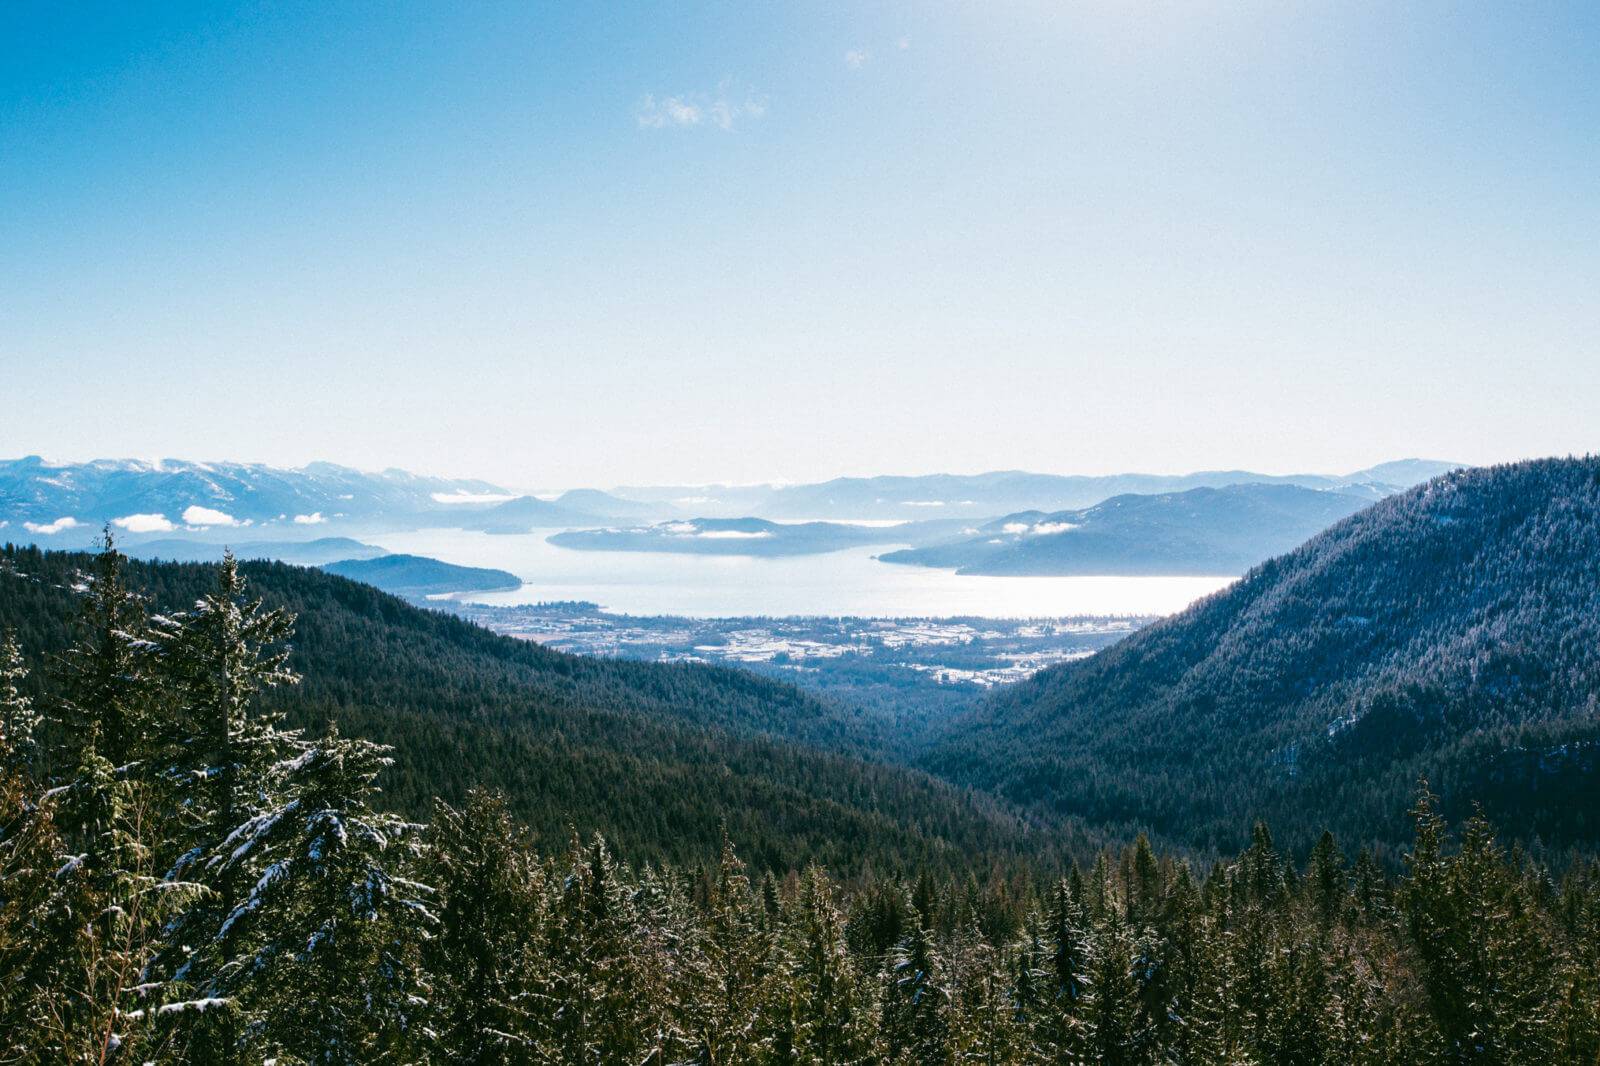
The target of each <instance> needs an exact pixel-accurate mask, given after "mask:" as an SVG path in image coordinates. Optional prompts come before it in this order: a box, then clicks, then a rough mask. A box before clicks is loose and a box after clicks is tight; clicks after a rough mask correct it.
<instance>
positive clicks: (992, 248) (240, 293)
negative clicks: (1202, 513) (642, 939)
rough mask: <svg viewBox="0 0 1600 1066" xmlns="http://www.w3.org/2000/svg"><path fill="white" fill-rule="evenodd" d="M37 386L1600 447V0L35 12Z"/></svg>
mask: <svg viewBox="0 0 1600 1066" xmlns="http://www.w3.org/2000/svg"><path fill="white" fill-rule="evenodd" d="M132 8H138V9H140V10H131V9H132ZM0 392H3V394H4V397H5V399H4V417H3V418H0V455H7V456H15V455H20V454H25V453H30V452H39V453H43V454H45V455H46V456H49V457H53V458H61V459H81V458H88V457H92V456H102V455H132V456H154V455H169V456H178V457H186V458H197V459H219V458H237V459H250V460H259V461H267V462H279V463H300V462H304V461H306V460H309V459H313V458H327V459H332V460H336V461H341V462H346V463H351V464H353V465H357V466H366V467H380V466H388V465H399V466H405V467H410V468H413V469H418V470H422V471H427V472H433V473H443V474H462V475H481V476H485V477H489V478H491V479H496V480H499V481H502V482H505V483H510V484H513V485H517V486H522V487H558V486H564V485H574V484H581V483H592V484H602V485H604V484H612V483H618V482H634V483H638V482H664V481H703V480H713V479H726V480H734V481H755V480H767V479H788V480H798V479H813V478H821V477H826V476H831V475H835V474H841V473H875V472H897V473H916V472H927V471H933V470H953V471H975V470H981V469H988V468H997V467H1022V468H1028V469H1038V470H1052V471H1062V472H1079V471H1081V472H1104V471H1111V470H1123V469H1150V470H1182V469H1192V468H1199V467H1223V466H1248V467H1253V468H1258V469H1271V470H1290V469H1319V470H1328V469H1349V468H1355V467H1358V466H1362V465H1366V464H1368V463H1371V462H1374V461H1377V460H1380V459H1386V458H1394V457H1398V456H1401V455H1413V454H1422V455H1429V456H1434V457H1439V458H1451V459H1461V460H1465V461H1472V462H1479V461H1489V460H1495V459H1501V458H1513V457H1519V456H1526V455H1535V454H1546V453H1556V452H1563V453H1564V452H1568V451H1585V450H1594V449H1600V4H1594V3H1574V4H1567V5H1560V4H1551V5H1546V4H1518V5H1493V4H1445V3H1406V4H1394V3H1390V2H1383V3H1371V4H1356V3H1327V4H1281V3H1262V4H1250V3H1219V4H1205V3H1198V2H1197V3H1161V4H1155V3H1127V2H1115V0H1103V2H1091V3H1080V4H1059V3H1053V2H1045V0H1035V2H1014V3H1010V2H995V0H984V2H974V3H963V4H958V3H951V4H926V3H903V4H897V3H874V4H870V5H863V6H861V7H860V8H858V9H855V10H853V11H852V10H848V9H846V8H843V7H842V6H840V5H836V4H822V3H816V4H795V5H786V4H777V3H773V4H745V3H728V4H714V5H689V4H677V3H674V4H662V5H659V6H655V7H649V6H646V5H643V4H626V5H604V4H572V5H562V6H554V5H550V6H546V5H535V4H523V3H518V4H507V5H503V6H502V5H494V4H487V3H470V4H442V3H441V4H437V5H422V4H376V3H375V4H371V5H337V4H306V5H250V6H240V7H237V8H233V9H231V10H229V9H228V8H227V7H225V5H221V4H193V5H188V4H179V3H167V4H143V5H123V4H115V5H105V6H103V7H95V6H91V5H66V4H54V3H51V4H39V5H29V4H18V3H12V4H7V5H5V6H4V7H3V8H0Z"/></svg>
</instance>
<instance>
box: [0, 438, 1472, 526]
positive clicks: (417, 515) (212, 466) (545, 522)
mask: <svg viewBox="0 0 1600 1066" xmlns="http://www.w3.org/2000/svg"><path fill="white" fill-rule="evenodd" d="M1451 466H1452V464H1449V463H1440V462H1434V461H1431V460H1420V459H1408V460H1401V461H1399V462H1394V463H1384V464H1381V465H1379V466H1375V467H1371V468H1368V469H1366V470H1362V471H1357V472H1356V473H1353V474H1347V475H1321V474H1306V475H1288V476H1279V475H1267V474H1258V473H1252V472H1250V471H1209V472H1200V473H1193V474H1181V475H1156V474H1119V475H1111V476H1104V477H1086V476H1066V475H1056V474H1032V473H1025V472H1022V471H1000V472H993V473H987V474H974V475H951V474H935V475H928V476H922V477H868V478H836V479H834V480H832V481H826V482H821V483H818V484H811V485H789V486H773V485H754V486H667V487H659V486H658V487H650V488H620V489H615V490H613V491H611V492H602V491H600V490H598V489H592V488H577V489H573V490H570V491H568V492H566V493H563V494H561V495H560V496H557V497H555V498H554V499H545V498H543V497H539V496H530V495H518V494H517V493H514V492H511V491H509V490H507V489H505V488H503V487H501V486H499V485H496V484H493V483H491V482H488V481H483V480H478V479H458V478H433V477H423V476H419V475H415V474H410V473H407V472H405V471H403V470H393V469H391V470H385V471H382V472H379V473H368V472H364V471H359V470H354V469H351V468H349V467H344V466H338V465H335V464H333V463H323V462H318V463H311V464H309V465H307V466H304V467H300V468H297V469H286V468H281V467H273V466H267V465H264V464H260V463H237V462H217V463H201V462H191V461H187V460H177V459H163V460H156V461H143V460H112V459H100V460H94V461H91V462H84V463H55V462H48V461H46V460H44V459H41V458H40V457H39V456H27V457H24V458H22V459H13V460H0V535H3V536H5V537H9V538H14V539H26V540H31V541H38V542H40V543H43V544H48V545H51V546H62V547H83V546H86V545H87V543H88V540H89V538H90V537H91V536H92V535H93V532H94V531H95V530H97V529H98V528H99V527H100V526H101V525H103V524H105V523H108V522H109V523H115V524H116V525H117V526H118V527H119V529H120V530H121V531H122V532H123V533H124V534H127V535H128V536H130V537H156V536H170V535H172V534H174V533H178V532H180V531H181V532H182V533H184V534H186V535H189V536H195V537H199V538H200V539H214V538H216V537H217V536H220V535H225V534H229V533H230V531H232V530H235V529H237V528H241V527H246V526H249V527H255V528H256V529H258V530H265V531H267V535H268V536H270V537H272V538H273V539H302V538H306V539H309V538H310V537H312V536H315V535H316V534H318V533H327V532H334V531H337V532H344V533H348V532H360V531H364V530H365V531H371V530H382V529H387V530H391V531H393V530H400V529H420V528H425V527H446V526H456V527H462V528H467V529H479V530H484V531H487V532H496V533H526V532H529V531H530V530H533V529H539V528H573V527H579V526H594V525H605V524H616V523H618V522H631V523H639V522H641V521H648V520H652V519H653V520H668V519H682V518H687V517H691V516H700V517H705V518H743V517H756V518H766V519H769V520H770V519H779V520H791V521H792V520H799V521H804V520H813V519H846V520H866V519H871V520H899V521H916V520H925V519H946V518H962V519H967V520H971V519H976V518H990V517H993V516H995V515H1001V514H1011V513H1015V512H1019V511H1026V510H1039V511H1044V512H1053V511H1060V510H1071V509H1079V508H1083V507H1088V506H1091V505H1093V504H1096V503H1099V502H1101V501H1102V500H1106V499H1109V498H1110V497H1113V496H1117V495H1123V494H1127V493H1140V494H1150V493H1167V492H1181V491H1185V490H1187V489H1192V488H1200V487H1212V488H1218V487H1222V486H1225V485H1232V484H1246V483H1258V482H1259V483H1269V484H1288V485H1298V486H1300V487H1302V488H1314V489H1341V490H1344V491H1360V492H1365V493H1367V494H1368V495H1369V496H1371V497H1372V498H1377V497H1379V496H1382V495H1384V494H1386V493H1389V492H1393V491H1396V490H1398V489H1401V488H1405V487H1407V486H1409V485H1412V484H1415V483H1416V482H1418V481H1421V480H1424V479H1426V478H1427V477H1430V476H1433V475H1434V474H1438V473H1442V472H1444V471H1445V470H1447V469H1450V468H1451Z"/></svg>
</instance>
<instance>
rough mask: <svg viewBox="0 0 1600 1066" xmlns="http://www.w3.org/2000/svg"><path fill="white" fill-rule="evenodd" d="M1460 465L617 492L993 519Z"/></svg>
mask: <svg viewBox="0 0 1600 1066" xmlns="http://www.w3.org/2000/svg"><path fill="white" fill-rule="evenodd" d="M1458 465H1459V464H1456V463H1446V462H1438V461H1436V460H1431V459H1401V460H1397V461H1394V462H1388V463H1381V464H1379V465H1377V466H1373V467H1368V468H1367V469H1365V470H1358V471H1356V472H1354V473H1351V474H1287V475H1278V474H1260V473H1255V472H1253V471H1249V470H1210V471H1198V472H1195V473H1190V474H1138V473H1130V474H1109V475H1100V476H1090V475H1065V474H1035V473H1028V472H1026V471H1022V470H1000V471H992V472H990V473H985V474H929V475H924V476H917V477H899V476H881V477H843V478H834V479H833V480H831V481H824V482H820V483H817V484H807V485H787V486H773V485H741V486H727V485H709V486H707V485H700V486H687V485H679V486H670V487H642V486H635V487H629V488H619V489H617V490H615V492H616V494H617V495H620V496H624V497H627V498H629V499H636V500H648V501H651V502H654V503H656V504H658V505H660V506H664V507H671V508H674V509H675V510H676V511H677V512H678V513H680V514H681V513H685V509H689V510H692V512H693V513H696V514H701V515H707V516H714V517H735V516H744V515H754V516H757V517H762V518H781V519H802V520H803V519H808V518H855V519H879V520H887V519H900V520H915V519H926V518H947V517H961V518H979V517H981V518H988V517H992V516H994V515H1000V514H1010V513H1014V512H1018V511H1027V510H1039V511H1046V512H1049V511H1062V510H1074V509H1078V508H1083V507H1089V506H1092V505H1093V504H1097V503H1100V502H1101V501H1102V500H1107V499H1110V498H1111V497H1113V496H1121V495H1127V494H1130V493H1132V494H1139V495H1149V494H1154V493H1172V492H1183V491H1186V490H1188V489H1195V488H1222V487H1224V486H1227V485H1241V484H1255V483H1261V484H1277V485H1296V486H1299V487H1301V488H1308V489H1341V490H1345V491H1357V492H1365V493H1366V494H1367V495H1368V496H1369V497H1371V498H1374V499H1376V498H1379V497H1381V496H1384V495H1388V494H1389V493H1393V492H1396V491H1399V490H1401V489H1405V488H1409V487H1411V486H1412V485H1416V484H1419V483H1421V482H1423V481H1426V480H1427V479H1429V478H1431V477H1435V476H1437V475H1439V474H1442V473H1445V472H1446V471H1448V470H1452V469H1454V468H1456V467H1457V466H1458Z"/></svg>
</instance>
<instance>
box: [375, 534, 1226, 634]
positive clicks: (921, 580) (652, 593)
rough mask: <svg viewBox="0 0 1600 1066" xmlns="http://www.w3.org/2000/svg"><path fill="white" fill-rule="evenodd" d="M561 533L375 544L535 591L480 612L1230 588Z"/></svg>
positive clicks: (861, 551) (967, 603)
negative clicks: (496, 572) (593, 544)
mask: <svg viewBox="0 0 1600 1066" xmlns="http://www.w3.org/2000/svg"><path fill="white" fill-rule="evenodd" d="M551 532H553V531H551V530H544V531H540V532H537V533H530V534H521V535H515V536H504V535H491V534H487V533H474V532H468V531H464V530H459V529H426V530H419V531H416V532H411V533H389V534H383V535H381V536H376V537H369V538H366V539H368V540H370V541H372V542H375V543H378V544H380V545H382V546H383V547H384V548H387V549H388V550H390V551H395V552H408V553H412V554H416V555H427V556H431V557H433V558H435V559H442V560H444V561H445V562H449V563H456V564H459V565H462V566H490V567H496V568H499V569H502V570H509V571H511V572H512V573H514V574H516V575H517V576H518V577H520V578H522V579H523V581H525V582H526V584H525V585H524V586H523V587H522V588H521V589H518V590H515V591H511V592H492V593H483V594H475V595H473V596H470V597H468V598H470V599H472V600H473V601H474V602H478V603H493V604H518V603H538V602H540V601H546V600H589V601H592V602H594V603H597V604H599V605H600V606H602V607H604V608H605V609H607V610H609V611H615V612H618V613H623V614H677V615H691V616H695V617H702V618H716V617H728V616H733V615H775V616H777V615H858V616H863V617H879V618H885V617H897V616H898V617H906V616H948V615H977V616H982V617H990V618H1017V617H1045V616H1055V617H1059V616H1063V615H1075V614H1095V615H1117V614H1124V615H1132V614H1170V613H1172V612H1173V611H1177V610H1181V609H1182V608H1183V607H1185V606H1187V605H1188V604H1190V603H1192V602H1193V601H1194V600H1196V599H1198V598H1200V597H1201V596H1204V595H1207V594H1208V593H1211V592H1215V591H1216V590H1217V589H1220V588H1223V587H1224V586H1226V585H1228V584H1230V583H1231V582H1232V581H1233V580H1234V578H1232V577H961V576H957V575H956V574H954V573H952V572H950V571H948V570H932V569H928V568H925V567H913V566H895V565H891V564H888V563H880V562H878V561H877V560H876V559H874V558H873V556H875V555H878V554H881V553H884V552H887V551H891V550H893V546H891V545H874V546H872V547H868V548H852V549H849V550H846V551H839V552H830V553H827V554H825V555H804V556H791V557H788V558H781V559H759V558H751V557H748V556H708V555H679V554H671V553H666V552H588V551H574V550H572V549H568V548H557V547H555V546H554V545H552V544H548V543H546V541H545V538H546V537H547V536H548V535H549V534H550V533H551Z"/></svg>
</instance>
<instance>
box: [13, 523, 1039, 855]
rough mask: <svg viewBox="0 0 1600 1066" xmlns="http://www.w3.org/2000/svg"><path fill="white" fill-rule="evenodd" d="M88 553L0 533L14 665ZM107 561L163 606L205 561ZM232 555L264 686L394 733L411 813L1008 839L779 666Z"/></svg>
mask: <svg viewBox="0 0 1600 1066" xmlns="http://www.w3.org/2000/svg"><path fill="white" fill-rule="evenodd" d="M88 562H89V559H88V557H87V556H83V555H75V554H65V553H40V552H38V551H36V550H33V549H16V548H6V549H5V550H3V551H0V629H3V628H6V627H10V628H13V629H15V630H16V633H17V637H18V639H19V641H20V642H21V643H22V645H23V648H24V649H25V651H26V653H27V654H28V658H29V659H30V661H31V662H32V663H33V664H34V665H35V666H39V665H41V664H42V663H43V662H44V661H45V660H46V659H47V658H48V655H49V654H50V653H54V652H56V651H59V650H60V649H62V648H63V647H65V646H66V644H67V642H68V639H69V631H68V620H69V619H70V618H71V616H72V614H73V611H74V600H75V598H76V597H75V596H74V594H73V593H72V592H71V586H72V585H73V584H74V583H75V582H76V580H77V577H76V575H77V573H78V572H79V571H80V570H82V569H83V568H85V567H86V566H87V565H88ZM127 565H128V574H129V580H130V583H131V584H133V585H134V586H136V587H143V588H145V589H147V590H148V592H149V596H150V601H151V603H152V605H153V606H155V607H158V608H167V609H172V608H183V607H187V605H189V604H190V603H192V602H193V601H194V600H195V599H196V597H197V596H199V595H200V594H202V593H203V592H204V591H205V590H207V589H208V588H209V587H210V583H211V582H213V581H214V580H215V573H216V570H215V568H214V567H211V566H208V565H202V564H172V563H165V564H151V563H140V562H131V563H129V564H127ZM241 570H242V572H243V573H244V574H245V575H246V576H247V578H248V579H249V581H250V583H251V588H252V591H253V593H255V594H258V595H260V596H262V597H263V598H264V599H265V600H266V602H267V604H268V605H269V606H282V607H286V608H288V609H289V610H291V611H294V612H295V613H296V614H298V616H299V619H298V622H297V624H296V636H295V639H294V654H293V657H292V665H293V666H294V667H295V668H296V669H297V670H299V671H300V672H301V673H302V674H303V675H304V681H303V683H302V684H300V685H298V686H296V687H294V688H289V689H278V690H275V691H273V692H272V693H270V694H269V695H268V697H267V698H268V699H269V701H270V702H273V703H277V704H279V705H281V706H283V707H284V708H285V709H286V710H287V711H288V712H289V714H290V716H291V720H292V721H293V722H295V723H297V724H301V725H306V726H312V727H316V728H320V727H322V726H323V725H324V724H325V723H326V722H328V721H329V720H334V721H337V723H338V724H339V726H340V727H341V728H342V729H343V730H345V731H346V732H347V733H349V734H353V735H360V736H366V737H369V738H371V739H374V740H378V741H382V742H384V743H389V744H393V745H395V746H396V748H397V751H396V761H395V765H394V767H393V768H392V769H391V770H390V771H389V772H388V773H386V774H385V775H384V782H383V783H384V787H385V789H386V791H387V794H388V802H389V803H391V804H393V805H394V806H395V807H397V808H399V809H401V810H403V811H405V812H407V813H411V814H413V815H418V816H420V815H422V814H424V813H425V812H426V811H427V810H428V804H429V802H430V800H431V797H432V796H434V795H435V794H437V795H440V796H442V797H444V798H445V799H447V800H454V799H459V798H461V797H462V796H463V795H464V794H465V792H466V790H467V789H468V788H469V787H471V786H473V785H478V784H482V785H490V786H494V787H498V788H501V789H504V790H505V791H506V793H507V794H508V796H509V798H510V802H511V804H512V807H513V809H514V810H515V811H516V812H517V813H518V815H519V817H521V818H522V819H523V820H525V821H526V822H527V823H528V824H529V825H530V826H531V827H532V828H533V829H534V830H535V831H536V832H537V833H538V834H539V836H540V837H541V838H543V839H545V840H547V841H554V840H557V839H560V840H564V839H565V838H566V831H567V827H568V826H569V825H570V826H575V827H576V828H577V829H579V830H580V831H582V832H585V833H587V832H589V831H591V830H600V831H603V832H605V833H606V834H607V836H608V837H611V838H613V839H615V841H616V842H617V844H618V845H619V847H620V848H621V849H622V850H623V851H624V852H625V853H629V854H633V855H636V856H638V857H641V858H657V859H660V858H671V859H677V860H684V859H688V858H690V857H696V858H700V857H704V856H706V855H707V854H712V853H714V849H715V847H716V845H717V842H718V840H719V825H720V824H722V823H725V824H726V825H727V828H728V832H729V833H731V834H733V835H734V836H736V837H737V838H738V839H740V840H741V841H747V842H748V844H746V850H747V852H748V854H749V855H750V857H751V858H752V859H753V860H754V861H755V862H756V863H758V864H761V865H764V866H770V867H775V868H789V867H791V866H793V865H795V864H797V863H802V862H804V861H807V860H808V859H814V860H816V861H819V862H823V863H828V864H831V865H834V866H836V867H839V868H842V869H850V868H855V867H857V866H858V865H859V864H861V863H862V862H865V861H869V860H870V861H872V862H874V863H876V864H878V865H879V867H880V868H882V867H883V866H885V865H887V866H894V865H898V864H900V863H903V862H910V861H917V862H929V863H933V864H935V865H939V866H953V865H956V864H960V863H964V862H966V861H969V859H971V858H973V857H977V856H982V855H984V854H1002V853H1008V852H1012V851H1016V850H1020V849H1021V848H1023V847H1024V836H1025V834H1024V832H1023V830H1022V828H1021V827H1020V826H1019V825H1018V823H1017V822H1016V821H1015V820H1014V819H1012V818H1010V817H1008V816H1006V815H1005V814H1003V813H1001V812H999V811H998V810H996V809H994V807H993V806H992V805H989V804H986V803H983V802H981V801H979V800H974V799H973V798H971V797H969V796H965V795H963V794H962V793H961V792H959V791H958V790H956V789H954V788H951V787H948V786H946V785H945V784H943V783H941V782H938V781H935V780H933V779H931V778H929V777H927V776H926V775H924V774H922V773H920V772H917V771H911V770H904V769H899V768H894V767H888V766H883V765H879V764H876V763H872V762H868V761H865V760H863V759H861V758H858V757H855V756H852V755H849V754H845V753H846V752H850V751H858V750H862V749H864V748H866V747H868V746H870V744H871V743H873V741H872V739H871V730H870V728H869V727H868V726H867V725H866V724H865V723H863V722H861V721H859V720H852V719H851V718H849V717H847V716H846V715H845V713H844V712H841V711H839V710H836V709H835V708H834V707H833V706H832V705H830V704H826V703H823V702H820V701H818V700H816V699H813V698H811V697H809V696H806V695H804V694H803V693H801V692H799V691H798V690H797V689H794V688H792V687H790V686H788V685H783V684H780V683H777V682H774V681H769V680H766V679H763V678H759V677H756V676H754V675H751V674H746V673H742V672H739V671H733V670H724V669H718V668H711V667H704V666H695V665H658V664H649V663H636V662H627V661H622V660H609V659H592V658H583V657H579V656H573V655H566V654H563V653H560V652H555V651H551V650H549V649H546V648H542V647H540V646H538V645H536V644H532V643H528V642H522V641H516V640H512V639H510V638H506V637H500V636H496V635H495V634H492V633H490V632H488V631H487V630H484V629H480V628H478V627H476V626H473V625H470V624H468V623H465V622H462V621H460V620H459V619H456V618H453V617H449V616H446V615H442V614H438V613H435V612H431V611H425V610H422V609H419V608H415V607H412V606H410V605H408V604H406V603H404V602H403V601H401V600H399V599H396V598H395V597H393V596H389V595H386V594H384V593H381V592H378V591H377V590H376V589H373V588H371V587H369V586H366V585H362V584H358V583H356V582H354V581H349V580H346V579H343V578H339V577H336V576H333V575H329V574H324V573H320V572H318V571H315V570H304V569H299V568H296V567H291V566H286V565H283V564H279V563H247V564H242V565H241ZM43 673H45V671H43V670H36V671H35V673H34V681H35V683H38V681H39V679H40V676H41V675H42V674H43ZM800 742H804V744H809V745H815V746H816V747H817V748H824V749H833V750H832V751H823V750H813V749H812V748H810V747H807V746H803V744H802V743H800ZM1027 846H1028V847H1032V846H1033V842H1032V841H1031V840H1030V841H1029V843H1028V844H1027Z"/></svg>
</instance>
